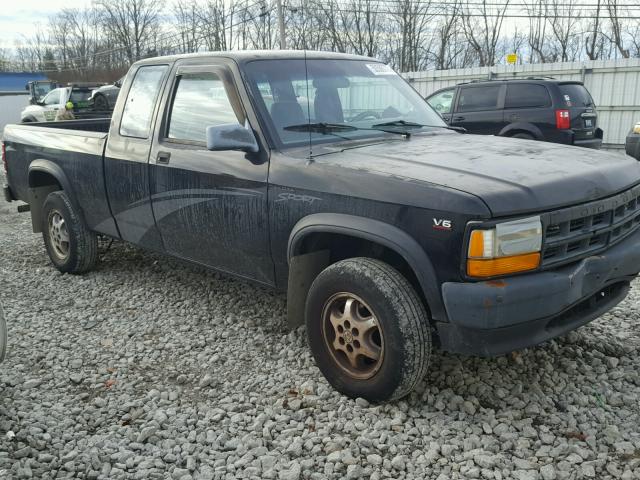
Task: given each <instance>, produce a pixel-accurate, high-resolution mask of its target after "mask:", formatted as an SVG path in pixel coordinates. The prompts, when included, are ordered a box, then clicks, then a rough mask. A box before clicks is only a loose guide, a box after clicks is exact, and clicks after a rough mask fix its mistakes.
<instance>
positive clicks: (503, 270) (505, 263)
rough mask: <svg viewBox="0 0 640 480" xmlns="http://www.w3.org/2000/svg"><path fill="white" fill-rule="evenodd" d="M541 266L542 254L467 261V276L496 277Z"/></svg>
mask: <svg viewBox="0 0 640 480" xmlns="http://www.w3.org/2000/svg"><path fill="white" fill-rule="evenodd" d="M539 265H540V252H536V253H527V254H524V255H514V256H512V257H500V258H492V259H472V258H470V259H469V260H467V275H469V276H470V277H495V276H498V275H507V274H509V273H517V272H526V271H527V270H535V269H536V268H538V266H539Z"/></svg>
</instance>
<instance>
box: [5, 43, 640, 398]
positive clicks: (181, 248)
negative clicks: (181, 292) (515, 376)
mask: <svg viewBox="0 0 640 480" xmlns="http://www.w3.org/2000/svg"><path fill="white" fill-rule="evenodd" d="M4 163H5V168H6V170H7V178H8V185H7V186H6V187H5V195H6V197H7V199H8V200H14V199H20V200H22V201H24V202H26V203H28V205H29V207H25V206H24V205H22V210H25V209H26V208H29V209H30V211H31V217H32V223H33V230H34V231H35V232H42V234H43V237H44V243H45V246H46V249H47V252H48V254H49V256H50V258H51V261H52V262H53V264H54V265H55V267H57V268H58V269H59V270H61V271H63V272H70V273H81V272H86V271H87V270H90V269H91V268H92V267H93V266H94V265H95V264H96V261H97V259H98V256H97V236H98V235H103V236H107V237H111V238H114V239H119V240H123V241H126V242H130V243H133V244H136V245H139V246H141V247H144V248H148V249H151V250H155V251H158V252H164V253H167V254H169V255H172V256H174V257H178V258H180V259H184V260H186V261H189V262H193V263H195V264H199V265H203V266H206V267H210V268H213V269H216V270H219V271H223V272H228V273H230V274H233V275H236V276H238V277H242V278H245V279H250V280H252V281H255V282H258V283H261V284H264V285H268V286H272V287H275V288H279V289H282V290H286V291H287V296H288V319H289V323H290V325H291V326H292V327H295V326H297V325H300V324H302V323H303V322H306V331H307V336H308V341H309V344H310V347H311V350H312V352H313V355H314V357H315V359H316V362H317V365H318V367H319V368H320V370H321V371H322V373H323V374H324V375H325V377H326V378H327V380H328V381H329V382H330V383H331V384H332V385H333V386H334V387H335V388H336V389H338V390H339V391H341V392H343V393H345V394H347V395H350V396H353V397H356V396H361V397H364V398H367V399H369V400H374V401H383V400H388V399H393V398H398V397H400V396H402V395H405V394H407V393H408V392H409V391H411V389H412V388H413V387H414V386H415V385H416V384H417V383H418V382H419V381H420V380H421V379H423V378H424V376H425V374H426V373H427V369H428V364H429V356H430V353H431V349H432V345H436V346H438V347H440V348H441V349H444V350H447V351H451V352H460V353H466V354H477V355H496V354H501V353H504V352H509V351H512V350H514V349H520V348H524V347H528V346H532V345H536V344H538V343H541V342H543V341H545V340H548V339H550V338H553V337H556V336H558V335H561V334H563V333H566V332H568V331H570V330H572V329H575V328H577V327H579V326H581V325H584V324H585V323H587V322H589V321H591V320H593V319H594V318H596V317H598V316H600V315H602V314H603V313H604V312H606V311H607V310H609V309H611V308H612V307H613V306H614V305H616V304H617V303H618V302H620V301H621V300H622V299H623V298H624V297H625V295H626V294H627V292H628V290H629V286H630V282H631V281H632V279H633V278H634V277H635V276H636V274H637V273H638V271H640V232H639V231H638V230H639V227H640V202H639V200H640V163H639V162H637V161H635V160H633V159H631V158H628V157H626V158H625V157H624V156H621V155H620V156H619V155H614V154H607V153H604V152H599V151H591V150H585V149H577V148H574V147H568V146H563V145H554V144H545V143H540V142H534V141H528V140H514V139H508V138H494V137H488V136H475V135H468V134H463V133H460V132H458V131H452V130H451V128H450V127H447V126H446V125H445V123H444V122H443V121H442V120H441V119H440V117H439V115H438V114H437V113H436V112H435V111H433V110H432V109H431V107H430V106H429V105H428V104H427V103H426V102H425V101H424V100H423V99H422V98H421V97H420V96H419V95H418V93H416V92H415V91H414V90H413V89H412V88H411V86H410V85H409V84H408V83H406V82H405V81H404V80H403V79H402V78H401V77H400V76H399V75H397V74H396V73H395V72H394V71H393V70H392V69H390V68H389V67H388V66H386V65H384V64H382V63H379V62H378V61H376V60H373V59H371V58H365V57H358V56H350V55H341V54H331V53H318V52H316V53H312V52H306V53H305V52H234V53H218V54H212V53H207V54H195V55H184V56H173V57H162V58H153V59H146V60H143V61H140V62H137V63H136V64H134V65H133V66H132V67H131V70H130V72H129V73H128V75H127V77H126V79H125V81H124V83H123V85H122V90H121V93H120V95H119V97H118V100H117V103H116V105H115V110H114V112H113V117H112V118H111V119H96V120H76V121H69V122H53V123H39V124H38V123H35V124H30V125H9V126H7V127H6V128H5V131H4Z"/></svg>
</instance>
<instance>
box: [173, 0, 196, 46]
mask: <svg viewBox="0 0 640 480" xmlns="http://www.w3.org/2000/svg"><path fill="white" fill-rule="evenodd" d="M173 16H174V18H175V20H176V28H177V30H178V37H179V45H178V51H180V52H182V53H187V52H197V51H198V50H199V49H200V45H201V44H202V38H201V34H200V29H199V20H200V16H199V12H198V4H197V3H196V2H194V1H193V0H178V1H177V2H176V3H174V4H173Z"/></svg>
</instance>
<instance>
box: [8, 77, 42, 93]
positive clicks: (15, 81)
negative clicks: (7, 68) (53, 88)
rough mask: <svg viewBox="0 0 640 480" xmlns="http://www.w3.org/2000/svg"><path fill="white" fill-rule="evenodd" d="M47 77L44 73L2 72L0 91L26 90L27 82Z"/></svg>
mask: <svg viewBox="0 0 640 480" xmlns="http://www.w3.org/2000/svg"><path fill="white" fill-rule="evenodd" d="M46 79H47V76H46V75H45V74H43V73H30V72H0V92H24V91H25V85H26V84H27V82H30V81H32V80H46Z"/></svg>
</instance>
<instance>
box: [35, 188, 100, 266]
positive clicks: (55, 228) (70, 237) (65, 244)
mask: <svg viewBox="0 0 640 480" xmlns="http://www.w3.org/2000/svg"><path fill="white" fill-rule="evenodd" d="M42 237H43V239H44V245H45V248H46V249H47V253H48V254H49V258H50V259H51V262H52V263H53V265H54V266H55V267H56V268H57V269H58V270H60V271H61V272H67V273H84V272H87V271H89V270H91V269H92V268H93V267H94V266H95V264H96V262H97V261H98V239H97V237H96V234H95V233H94V232H92V231H90V230H89V229H88V228H87V226H86V225H85V223H84V220H83V219H82V215H81V213H80V212H78V211H77V210H76V209H75V208H74V207H73V205H72V204H71V201H70V200H69V197H68V196H67V194H66V193H64V192H63V191H57V192H52V193H50V194H49V195H48V196H47V198H46V199H45V201H44V205H43V211H42Z"/></svg>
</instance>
